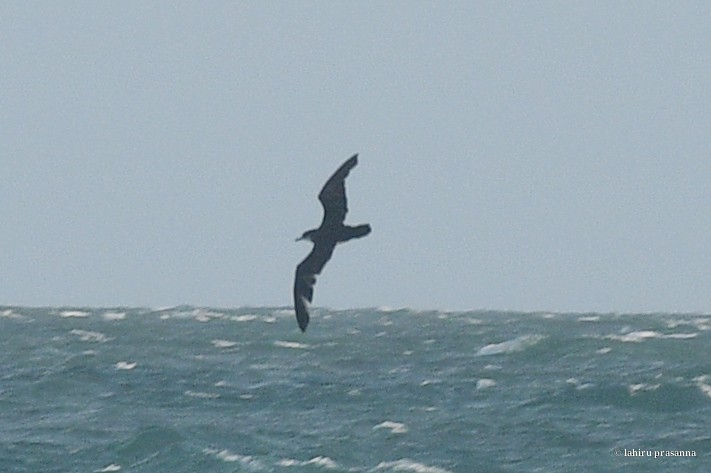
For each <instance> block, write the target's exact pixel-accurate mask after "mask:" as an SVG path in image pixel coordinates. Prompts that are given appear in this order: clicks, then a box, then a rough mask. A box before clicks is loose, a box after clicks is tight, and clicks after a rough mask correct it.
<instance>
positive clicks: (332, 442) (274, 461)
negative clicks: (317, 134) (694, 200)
mask: <svg viewBox="0 0 711 473" xmlns="http://www.w3.org/2000/svg"><path fill="white" fill-rule="evenodd" d="M710 329H711V316H706V315H700V314H637V315H635V314H627V315H618V314H546V313H512V312H485V311H474V312H437V311H428V312H417V311H412V310H388V309H379V310H376V309H359V310H341V311H331V310H326V309H315V310H314V311H313V316H312V323H311V325H310V326H309V329H308V331H307V332H306V334H301V333H300V332H299V331H298V328H297V326H296V322H295V321H294V318H293V311H291V310H289V309H278V308H240V309H229V310H228V309H206V308H194V307H176V308H169V309H160V310H151V309H135V308H117V309H97V308H90V309H86V308H80V309H77V308H23V307H0V343H1V346H2V350H0V359H1V360H2V371H0V471H2V472H43V473H45V472H63V473H64V472H151V473H155V472H285V473H290V472H294V473H296V472H383V473H388V472H413V473H475V472H571V471H590V472H655V471H684V472H708V471H711V356H710V354H711V336H710V334H711V331H710Z"/></svg>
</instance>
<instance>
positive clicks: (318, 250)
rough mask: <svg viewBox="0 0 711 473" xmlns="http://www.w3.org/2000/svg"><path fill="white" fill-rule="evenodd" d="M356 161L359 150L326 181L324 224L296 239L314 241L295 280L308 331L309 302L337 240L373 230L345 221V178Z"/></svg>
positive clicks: (303, 324) (322, 198) (296, 298)
mask: <svg viewBox="0 0 711 473" xmlns="http://www.w3.org/2000/svg"><path fill="white" fill-rule="evenodd" d="M356 164H358V155H357V154H355V155H353V156H352V157H351V158H350V159H349V160H348V161H346V162H345V163H343V164H342V165H341V167H340V168H338V170H337V171H336V172H335V173H333V176H331V177H330V179H329V180H328V181H326V184H325V185H324V186H323V189H321V192H320V193H319V194H318V200H320V201H321V205H323V220H322V221H321V226H320V227H318V228H315V229H313V230H308V231H306V232H304V234H303V235H302V236H301V237H300V238H297V239H296V241H299V240H309V241H311V242H313V244H314V247H313V249H312V250H311V253H309V255H308V256H307V257H306V258H305V259H304V260H303V261H302V262H301V263H299V265H298V266H297V267H296V278H295V280H294V309H295V311H296V321H297V322H298V323H299V328H300V329H301V331H302V332H305V331H306V326H307V325H308V324H309V304H310V303H311V301H312V300H313V296H314V284H316V275H317V274H321V270H322V269H323V267H324V266H325V265H326V263H327V262H328V260H329V259H331V255H333V249H334V248H335V247H336V244H338V243H343V242H344V241H348V240H351V239H353V238H361V237H364V236H366V235H367V234H368V233H370V225H368V224H365V225H358V226H356V227H351V226H348V225H343V221H344V220H345V219H346V213H347V212H348V204H347V202H346V185H345V180H346V176H348V173H349V172H350V171H351V169H353V168H354V167H355V165H356Z"/></svg>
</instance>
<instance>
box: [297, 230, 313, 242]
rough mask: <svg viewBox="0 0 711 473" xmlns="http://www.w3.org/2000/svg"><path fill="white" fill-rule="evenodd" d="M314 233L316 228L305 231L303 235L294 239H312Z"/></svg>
mask: <svg viewBox="0 0 711 473" xmlns="http://www.w3.org/2000/svg"><path fill="white" fill-rule="evenodd" d="M314 233H316V230H308V231H305V232H304V234H303V235H301V236H300V237H299V238H297V239H296V241H302V240H306V241H314V240H313V235H314Z"/></svg>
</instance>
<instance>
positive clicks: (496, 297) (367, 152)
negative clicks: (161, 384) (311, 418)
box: [0, 0, 711, 312]
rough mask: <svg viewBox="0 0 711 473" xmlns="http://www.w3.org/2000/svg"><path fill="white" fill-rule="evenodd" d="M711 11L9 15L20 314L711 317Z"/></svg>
mask: <svg viewBox="0 0 711 473" xmlns="http://www.w3.org/2000/svg"><path fill="white" fill-rule="evenodd" d="M709 25H711V3H709V2H702V1H698V2H684V1H669V2H646V1H645V2H641V1H640V2H618V1H607V2H605V1H589V2H568V1H545V2H528V1H516V2H514V1H511V2H502V1H498V0H496V1H463V2H456V1H448V2H417V1H397V2H336V1H299V2H257V1H254V2H227V1H210V2H174V1H144V0H141V1H132V2H131V1H122V2H108V1H93V0H92V1H61V2H23V1H17V2H2V4H1V5H0V44H2V47H1V48H0V69H1V70H2V73H1V74H0V94H2V96H1V99H0V164H1V167H0V169H2V177H3V179H2V182H0V217H1V218H2V226H1V228H0V304H22V305H62V304H64V305H88V306H97V305H98V306H109V305H130V306H137V305H138V306H161V305H172V304H181V303H187V304H196V305H206V306H213V307H235V306H243V305H290V304H291V303H292V300H291V286H292V281H293V273H294V268H295V266H296V264H297V263H298V262H299V261H301V259H302V258H303V257H304V256H305V255H306V254H307V253H308V251H309V250H310V245H309V244H307V243H298V244H297V243H294V238H295V237H297V236H299V235H301V233H302V232H303V231H304V230H307V229H309V228H313V227H315V226H317V225H318V224H319V223H320V220H321V216H322V209H321V206H320V204H319V202H318V200H317V199H316V196H317V194H318V191H319V190H320V188H321V186H322V185H323V183H324V182H325V180H326V179H327V178H328V176H329V175H330V174H331V173H332V172H333V171H334V170H335V169H336V168H337V167H338V166H339V165H340V164H341V163H342V162H343V161H344V160H346V159H347V158H348V157H350V156H351V155H352V154H354V153H356V152H358V153H360V164H359V166H358V167H357V168H355V169H354V170H353V171H352V172H351V174H350V177H349V178H348V182H347V190H348V196H349V207H350V213H349V214H348V218H347V221H348V223H351V224H358V223H365V222H369V223H370V224H371V225H372V226H373V233H372V234H371V235H370V236H368V237H367V238H365V239H362V240H357V241H354V242H351V243H349V244H347V245H342V246H340V247H339V248H337V250H336V252H335V255H334V257H333V259H332V260H331V262H330V263H329V264H328V265H327V266H326V268H325V271H324V273H323V274H322V275H321V278H320V279H319V282H318V284H317V286H316V292H315V301H314V303H315V305H318V306H329V307H334V308H345V307H370V306H383V305H385V306H391V307H402V306H407V307H413V308H423V309H424V308H437V309H480V308H490V309H521V310H551V311H571V310H572V311H604V312H606V311H622V312H628V311H701V312H711V205H710V204H711V190H710V189H711V187H710V183H711V60H710V59H709V58H711V28H710V27H709Z"/></svg>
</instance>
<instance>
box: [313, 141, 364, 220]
mask: <svg viewBox="0 0 711 473" xmlns="http://www.w3.org/2000/svg"><path fill="white" fill-rule="evenodd" d="M356 164H358V155H357V154H354V155H353V156H351V158H350V159H348V161H346V162H345V163H343V164H342V165H341V167H340V168H338V170H337V171H336V172H334V173H333V176H331V177H330V178H329V179H328V181H326V184H324V186H323V189H321V192H319V194H318V200H320V201H321V205H323V223H322V224H321V225H326V226H330V225H333V224H342V223H343V221H344V220H345V219H346V213H347V212H348V203H347V201H346V184H345V181H346V176H348V173H349V172H350V171H351V169H353V168H354V167H355V165H356Z"/></svg>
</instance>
